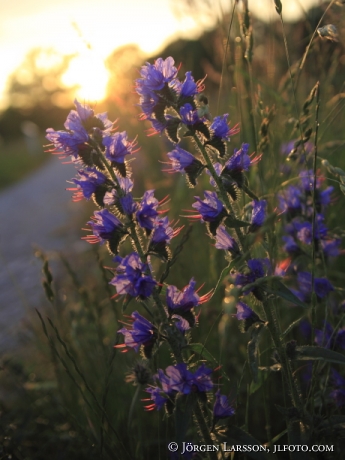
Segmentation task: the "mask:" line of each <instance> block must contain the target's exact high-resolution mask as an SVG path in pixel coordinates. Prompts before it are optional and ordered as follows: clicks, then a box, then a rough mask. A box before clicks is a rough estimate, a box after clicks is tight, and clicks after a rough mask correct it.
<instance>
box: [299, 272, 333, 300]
mask: <svg viewBox="0 0 345 460" xmlns="http://www.w3.org/2000/svg"><path fill="white" fill-rule="evenodd" d="M311 279H312V276H311V273H309V272H299V273H298V274H297V282H298V285H299V293H300V295H301V298H302V299H303V300H304V301H306V302H307V301H309V300H310V296H311V291H312V285H311ZM314 290H315V294H316V295H317V297H318V298H319V299H324V298H325V297H326V296H327V295H328V294H329V293H330V292H331V291H334V288H333V286H332V284H331V283H330V282H329V281H328V279H327V278H314Z"/></svg>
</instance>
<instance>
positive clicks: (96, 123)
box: [65, 99, 113, 133]
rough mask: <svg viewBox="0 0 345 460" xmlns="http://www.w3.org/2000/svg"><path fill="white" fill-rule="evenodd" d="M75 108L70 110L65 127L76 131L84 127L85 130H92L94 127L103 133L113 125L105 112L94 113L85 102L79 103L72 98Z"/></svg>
mask: <svg viewBox="0 0 345 460" xmlns="http://www.w3.org/2000/svg"><path fill="white" fill-rule="evenodd" d="M74 105H75V107H76V109H77V110H71V112H70V113H69V115H68V117H67V120H66V122H65V128H66V129H68V130H70V131H78V130H79V129H80V128H82V127H83V128H84V129H85V130H86V131H87V132H92V129H94V128H96V129H98V130H100V131H102V132H103V133H107V132H109V131H110V129H111V128H112V127H113V123H112V122H111V121H110V120H108V117H107V113H106V112H104V113H99V114H96V115H95V113H94V111H93V109H91V107H90V106H89V105H87V104H80V102H78V101H77V99H75V100H74Z"/></svg>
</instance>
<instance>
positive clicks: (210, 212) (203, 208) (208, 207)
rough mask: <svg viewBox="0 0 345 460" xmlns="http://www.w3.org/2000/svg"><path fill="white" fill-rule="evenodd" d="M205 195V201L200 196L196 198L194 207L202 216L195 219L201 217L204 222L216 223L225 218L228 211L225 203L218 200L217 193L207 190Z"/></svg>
mask: <svg viewBox="0 0 345 460" xmlns="http://www.w3.org/2000/svg"><path fill="white" fill-rule="evenodd" d="M204 195H205V199H204V200H202V199H201V198H199V197H198V196H195V197H194V198H195V199H196V201H197V202H196V203H194V204H192V207H193V208H194V209H196V210H197V211H199V213H200V215H197V216H195V217H196V218H200V217H201V218H202V220H203V221H204V222H214V221H217V220H219V219H221V218H222V217H224V216H225V215H226V210H225V208H224V206H223V203H222V202H221V201H220V200H219V199H218V197H217V193H216V192H210V191H208V190H206V192H204Z"/></svg>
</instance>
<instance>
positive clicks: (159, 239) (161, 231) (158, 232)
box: [151, 217, 183, 244]
mask: <svg viewBox="0 0 345 460" xmlns="http://www.w3.org/2000/svg"><path fill="white" fill-rule="evenodd" d="M182 228H183V227H179V228H178V229H175V230H174V229H173V228H172V227H170V226H169V219H168V217H163V218H162V219H156V220H155V222H154V229H153V232H152V237H151V242H152V243H154V244H159V243H166V244H168V243H170V240H171V239H172V238H173V237H175V236H177V235H178V234H179V232H180V231H181V229H182Z"/></svg>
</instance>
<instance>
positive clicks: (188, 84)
mask: <svg viewBox="0 0 345 460" xmlns="http://www.w3.org/2000/svg"><path fill="white" fill-rule="evenodd" d="M198 92H199V90H198V85H197V83H195V81H194V78H193V76H192V72H186V78H185V80H184V82H183V83H181V86H180V88H179V91H178V93H179V95H180V97H194V96H195V95H196V94H198Z"/></svg>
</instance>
